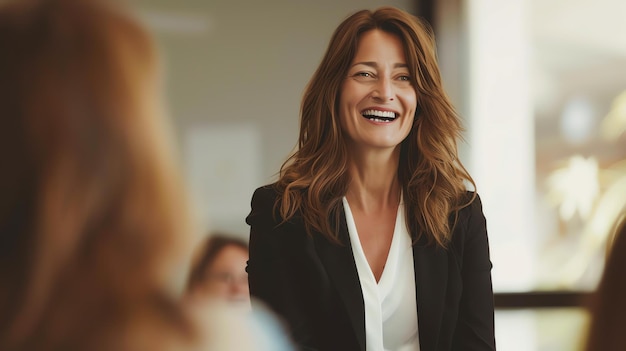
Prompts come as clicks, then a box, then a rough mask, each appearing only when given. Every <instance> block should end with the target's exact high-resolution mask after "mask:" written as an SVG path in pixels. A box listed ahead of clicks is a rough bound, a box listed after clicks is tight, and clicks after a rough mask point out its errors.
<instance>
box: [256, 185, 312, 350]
mask: <svg viewBox="0 0 626 351" xmlns="http://www.w3.org/2000/svg"><path fill="white" fill-rule="evenodd" d="M276 196H277V195H276V192H275V191H274V190H273V188H271V186H266V187H262V188H259V189H257V190H256V191H255V192H254V194H253V196H252V203H251V207H252V209H251V212H250V214H249V215H248V217H247V218H246V222H247V223H248V224H249V225H250V243H249V247H250V258H249V261H248V265H247V267H246V271H247V272H248V281H249V287H250V295H251V297H252V298H253V299H256V300H260V301H261V302H263V303H264V304H266V305H267V306H269V307H270V309H271V310H272V311H274V312H275V313H276V314H277V315H278V316H279V317H280V318H282V319H284V320H285V322H287V324H288V327H289V329H290V333H291V336H292V338H293V339H294V341H295V342H296V343H297V344H298V349H299V350H311V351H313V350H317V349H316V348H315V347H314V346H313V340H314V332H313V330H312V323H311V321H310V320H309V319H308V318H311V317H310V316H311V311H308V310H306V308H307V307H306V305H305V304H304V303H303V301H304V300H306V291H303V289H306V288H307V286H306V282H303V281H302V280H303V274H302V273H303V272H302V267H301V266H300V263H299V261H298V259H297V258H296V256H297V255H298V252H300V251H299V249H298V248H297V247H295V246H299V245H298V244H297V243H298V242H302V240H304V239H303V238H305V237H306V234H304V233H294V232H293V229H294V227H293V226H289V225H288V224H285V223H281V220H280V219H279V218H280V217H279V216H278V213H276V211H275V210H274V203H275V199H276Z"/></svg>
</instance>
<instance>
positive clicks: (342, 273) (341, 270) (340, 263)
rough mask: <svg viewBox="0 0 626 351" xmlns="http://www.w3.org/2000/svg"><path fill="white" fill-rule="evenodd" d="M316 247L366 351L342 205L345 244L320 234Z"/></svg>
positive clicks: (341, 235) (361, 306)
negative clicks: (333, 241)
mask: <svg viewBox="0 0 626 351" xmlns="http://www.w3.org/2000/svg"><path fill="white" fill-rule="evenodd" d="M315 237H316V240H315V246H316V248H317V251H318V255H319V257H320V259H321V261H322V263H323V264H324V267H325V268H326V273H328V276H329V277H330V278H331V280H332V281H333V283H334V284H335V287H336V288H337V291H338V292H339V295H340V296H341V299H342V300H343V302H344V304H345V306H346V310H347V311H348V315H349V316H350V321H351V322H352V327H353V329H354V333H355V334H356V337H357V339H358V341H359V345H360V347H361V350H363V351H364V350H365V306H364V302H363V293H362V290H361V283H360V280H359V274H358V272H357V269H356V263H355V262H354V256H353V255H352V247H351V246H350V237H349V234H348V226H347V224H346V217H345V214H344V212H343V208H342V210H341V214H340V222H339V239H340V240H341V242H342V243H344V245H337V244H333V243H331V242H329V241H328V240H326V239H325V238H324V237H323V236H322V235H321V234H318V235H316V236H315Z"/></svg>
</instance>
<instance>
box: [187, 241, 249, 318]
mask: <svg viewBox="0 0 626 351" xmlns="http://www.w3.org/2000/svg"><path fill="white" fill-rule="evenodd" d="M247 261H248V244H247V243H246V242H245V241H243V240H241V239H238V238H236V237H234V236H232V235H227V234H223V233H212V234H210V235H209V237H208V238H207V239H206V240H205V242H204V244H203V245H202V246H201V248H200V252H199V255H198V257H197V258H196V260H195V262H194V264H193V267H192V269H191V275H190V278H189V283H188V286H187V291H188V295H189V297H190V298H191V299H192V300H194V301H198V300H204V299H217V300H221V301H226V302H228V303H229V304H231V305H233V306H237V307H242V308H244V309H250V292H249V290H248V273H246V262H247Z"/></svg>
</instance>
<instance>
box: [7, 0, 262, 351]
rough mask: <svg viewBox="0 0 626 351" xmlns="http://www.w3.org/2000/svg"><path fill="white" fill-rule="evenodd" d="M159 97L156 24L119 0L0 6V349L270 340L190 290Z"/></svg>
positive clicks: (236, 346)
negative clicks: (195, 298) (195, 305)
mask: <svg viewBox="0 0 626 351" xmlns="http://www.w3.org/2000/svg"><path fill="white" fill-rule="evenodd" d="M162 100H163V96H162V95H161V81H160V74H159V65H158V62H157V56H156V54H155V49H154V46H153V42H152V40H151V38H150V36H149V35H148V34H147V33H146V31H144V29H142V27H141V26H139V25H138V24H137V23H136V21H135V20H134V19H133V18H131V17H130V16H129V15H128V12H126V11H125V10H123V9H122V8H120V7H118V6H117V5H114V4H113V2H112V1H95V0H94V1H92V0H19V1H10V2H3V3H2V5H1V6H0V123H1V125H0V162H1V164H2V172H0V349H1V350H90V351H99V350H115V351H125V350H274V349H273V348H271V347H267V348H264V347H263V346H262V344H260V343H259V342H258V340H259V339H258V338H259V336H258V335H257V334H256V331H254V330H252V329H246V328H245V327H244V326H242V325H241V323H238V322H237V319H236V318H235V319H233V318H234V317H231V319H233V322H232V323H231V324H228V325H231V326H233V327H234V326H235V325H237V328H236V331H237V335H236V337H231V338H229V337H228V336H224V335H226V334H225V333H222V331H223V330H224V328H225V327H224V326H219V327H218V322H217V321H216V319H217V318H220V313H219V311H216V312H215V313H204V312H203V313H199V312H198V313H194V312H195V311H189V310H187V309H186V308H185V307H184V305H183V303H182V297H183V290H184V285H183V284H181V283H182V280H181V279H180V277H184V276H186V273H187V268H188V267H189V263H190V261H191V260H190V259H189V257H190V254H191V244H190V243H191V242H192V241H193V240H191V235H190V232H191V230H190V224H189V223H190V221H189V218H188V209H187V205H186V204H187V202H186V199H185V198H184V196H183V194H185V190H184V189H183V187H182V185H181V183H180V181H179V175H178V172H177V167H176V163H175V162H174V159H173V154H172V151H171V148H170V145H171V142H170V135H169V130H168V129H167V124H166V119H165V116H164V114H163V113H162V112H163V111H162V106H161V101H162ZM242 270H243V267H242ZM210 326H213V327H211V328H209V327H210ZM200 328H202V332H199V331H200V330H201V329H200ZM207 328H208V329H207Z"/></svg>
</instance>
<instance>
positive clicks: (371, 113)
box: [361, 110, 398, 122]
mask: <svg viewBox="0 0 626 351" xmlns="http://www.w3.org/2000/svg"><path fill="white" fill-rule="evenodd" d="M361 115H362V116H363V117H365V118H367V119H369V120H370V121H373V122H393V121H394V120H395V119H396V117H397V116H398V115H397V114H396V113H395V112H391V111H379V110H365V111H363V112H361Z"/></svg>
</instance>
